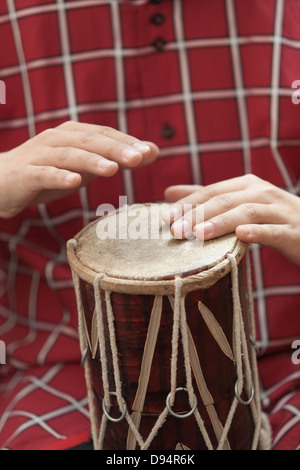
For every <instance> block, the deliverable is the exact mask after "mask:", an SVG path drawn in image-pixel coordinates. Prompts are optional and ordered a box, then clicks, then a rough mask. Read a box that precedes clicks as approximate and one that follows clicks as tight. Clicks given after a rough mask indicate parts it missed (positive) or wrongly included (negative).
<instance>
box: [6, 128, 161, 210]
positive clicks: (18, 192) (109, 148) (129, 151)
mask: <svg viewBox="0 0 300 470" xmlns="http://www.w3.org/2000/svg"><path fill="white" fill-rule="evenodd" d="M158 152H159V150H158V148H157V146H156V145H155V144H153V143H151V142H141V141H140V140H138V139H136V138H134V137H132V136H129V135H126V134H123V133H122V132H119V131H117V130H115V129H112V128H109V127H105V126H97V125H92V124H82V123H77V122H72V121H69V122H66V123H64V124H62V125H60V126H58V127H56V128H54V129H48V130H46V131H44V132H41V133H40V134H38V135H37V136H35V137H33V138H32V139H30V140H28V141H27V142H25V143H24V144H22V145H20V146H19V147H16V148H15V149H13V150H10V151H8V152H4V153H2V154H0V217H3V218H10V217H13V216H15V215H17V214H18V213H19V212H21V211H22V210H23V209H25V208H26V207H28V206H29V205H32V204H39V203H46V202H50V201H53V200H56V199H59V198H61V197H63V196H66V195H68V194H70V193H71V192H73V191H74V190H76V189H78V188H79V187H81V186H83V185H86V184H87V183H89V182H90V181H91V180H92V179H94V178H96V177H99V176H102V177H110V176H113V175H114V174H115V173H116V172H117V171H118V169H119V168H135V167H139V166H143V165H147V164H149V163H151V162H152V161H154V160H155V159H156V157H157V156H158Z"/></svg>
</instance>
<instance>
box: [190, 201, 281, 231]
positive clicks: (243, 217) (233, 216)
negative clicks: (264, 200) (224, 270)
mask: <svg viewBox="0 0 300 470" xmlns="http://www.w3.org/2000/svg"><path fill="white" fill-rule="evenodd" d="M280 212H281V211H280V208H279V207H278V206H277V205H276V204H256V203H251V204H250V203H247V204H242V205H241V206H239V207H236V208H234V209H232V210H230V211H228V212H225V213H224V214H220V215H218V216H216V217H213V218H212V219H209V220H207V221H205V222H204V223H201V224H198V225H195V226H194V230H193V232H194V234H195V236H196V237H197V238H200V239H204V240H211V239H212V238H216V237H220V236H222V235H226V234H228V233H232V232H235V230H236V228H237V227H238V226H240V225H249V224H280V223H281V220H282V217H281V214H280Z"/></svg>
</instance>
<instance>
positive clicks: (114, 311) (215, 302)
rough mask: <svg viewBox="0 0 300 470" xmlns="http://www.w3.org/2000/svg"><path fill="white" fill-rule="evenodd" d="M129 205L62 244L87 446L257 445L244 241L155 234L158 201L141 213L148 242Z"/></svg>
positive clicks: (260, 440) (263, 438) (260, 436)
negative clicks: (75, 323)
mask: <svg viewBox="0 0 300 470" xmlns="http://www.w3.org/2000/svg"><path fill="white" fill-rule="evenodd" d="M138 210H139V209H138V207H137V206H131V207H129V208H128V207H126V208H124V209H122V210H120V211H117V212H116V213H114V214H110V215H108V216H106V217H104V218H102V219H100V220H97V221H95V222H93V223H92V224H90V225H88V227H86V228H85V229H84V230H82V231H81V232H80V233H79V234H78V235H77V236H76V237H75V238H74V239H73V240H70V242H69V243H68V260H69V263H70V266H71V269H72V272H73V277H74V285H75V290H76V297H77V305H78V314H79V332H80V344H81V350H82V355H83V361H84V366H85V371H86V381H87V390H88V396H89V406H90V413H91V422H92V432H93V440H94V446H95V448H96V449H105V450H123V449H128V450H134V449H151V450H175V449H176V448H177V449H178V448H188V449H191V450H201V449H233V450H239V449H241V450H248V449H262V448H268V447H269V438H268V435H267V432H266V431H265V429H263V428H264V426H263V423H264V421H262V418H264V416H262V414H261V410H260V398H259V387H258V375H257V364H256V354H255V347H254V329H255V328H254V320H253V302H252V296H251V287H250V281H249V277H250V276H249V272H250V269H249V256H248V251H247V246H246V245H245V244H243V243H241V242H240V241H238V240H237V239H236V237H235V236H234V235H228V236H226V237H223V238H220V239H218V240H216V241H211V242H206V243H205V244H204V245H203V244H202V243H201V242H200V241H199V240H185V241H178V240H173V239H172V238H170V237H169V238H168V239H165V238H164V236H163V234H164V233H166V232H164V231H163V228H164V227H163V223H162V222H161V206H159V205H151V206H150V205H148V206H147V208H146V212H147V214H146V215H145V206H142V207H141V208H140V212H139V219H140V220H139V221H140V223H141V224H145V225H147V226H148V229H147V233H148V234H149V237H148V238H147V237H145V233H144V235H143V234H141V237H142V238H138V237H137V236H133V238H132V237H129V236H128V235H130V234H129V233H128V231H127V227H128V229H129V228H130V226H131V224H132V223H135V221H136V217H137V211H138ZM142 210H143V211H144V213H143V214H142V215H141V213H142ZM143 217H144V219H143ZM153 217H155V221H153V220H152V219H153ZM157 220H159V223H157ZM155 225H156V226H157V227H159V232H158V233H159V238H158V239H157V237H156V238H153V237H151V235H153V233H152V232H151V230H152V229H151V227H152V228H153V227H154V226H155ZM136 227H137V225H136ZM108 228H109V229H110V232H111V233H112V234H113V236H112V237H109V236H107V238H105V237H104V236H103V235H104V234H105V233H106V232H105V230H106V229H107V230H108ZM126 231H127V237H126ZM134 233H135V235H136V234H137V233H138V232H137V231H135V232H134ZM107 234H108V232H107ZM115 235H117V236H115ZM202 245H203V246H202ZM245 273H246V275H245Z"/></svg>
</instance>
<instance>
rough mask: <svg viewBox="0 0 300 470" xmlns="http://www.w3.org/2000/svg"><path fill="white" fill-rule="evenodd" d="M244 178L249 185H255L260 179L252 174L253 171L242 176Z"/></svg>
mask: <svg viewBox="0 0 300 470" xmlns="http://www.w3.org/2000/svg"><path fill="white" fill-rule="evenodd" d="M244 178H245V180H246V183H247V184H248V185H249V186H253V185H257V184H258V183H261V181H262V180H261V179H260V178H259V177H258V176H256V175H253V173H248V174H247V175H245V176H244Z"/></svg>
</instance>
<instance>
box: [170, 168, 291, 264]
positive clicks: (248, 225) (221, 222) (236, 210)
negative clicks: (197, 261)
mask: <svg viewBox="0 0 300 470" xmlns="http://www.w3.org/2000/svg"><path fill="white" fill-rule="evenodd" d="M165 198H166V200H167V201H168V202H176V204H174V205H172V206H171V208H170V210H169V211H167V213H165V214H164V220H165V222H167V223H169V224H170V226H171V232H172V234H173V236H174V237H175V238H191V237H193V236H195V237H197V238H201V239H204V240H211V239H213V238H216V237H220V236H222V235H225V234H228V233H231V232H235V233H236V235H237V237H238V238H239V239H240V240H242V241H244V242H247V243H259V244H261V245H264V246H268V247H270V248H274V249H276V250H278V251H279V252H281V253H282V254H283V255H284V256H285V257H286V258H288V259H289V260H290V261H292V262H293V263H295V264H297V265H299V266H300V198H299V197H297V196H294V195H292V194H290V193H289V192H287V191H284V190H283V189H280V188H278V187H277V186H274V185H272V184H271V183H269V182H267V181H264V180H262V179H260V178H258V177H256V176H254V175H246V176H242V177H238V178H233V179H231V180H226V181H221V182H219V183H215V184H212V185H209V186H206V187H202V186H172V187H170V188H168V189H167V190H166V192H165Z"/></svg>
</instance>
